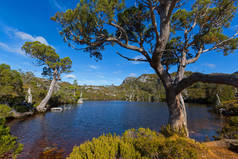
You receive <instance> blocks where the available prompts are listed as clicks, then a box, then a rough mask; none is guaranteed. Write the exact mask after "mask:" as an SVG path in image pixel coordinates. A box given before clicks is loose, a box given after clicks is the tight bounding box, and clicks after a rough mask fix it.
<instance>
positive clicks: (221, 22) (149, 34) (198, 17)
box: [52, 0, 238, 130]
mask: <svg viewBox="0 0 238 159" xmlns="http://www.w3.org/2000/svg"><path fill="white" fill-rule="evenodd" d="M187 3H189V4H187ZM127 6H128V5H127ZM191 6H192V7H191ZM188 7H190V8H189V9H187V8H188ZM236 10H237V0H196V1H192V2H190V1H189V2H188V1H186V0H184V1H183V0H141V1H136V2H135V5H134V6H131V7H126V5H125V4H124V1H123V0H81V1H80V3H78V5H77V7H76V8H75V9H69V10H67V11H66V12H58V13H56V15H55V16H54V17H52V20H54V21H56V22H58V23H59V24H60V25H61V28H62V30H61V32H60V34H61V35H62V36H63V38H64V41H65V42H66V43H67V44H68V45H69V46H71V47H72V48H74V49H77V50H82V49H83V50H84V51H87V52H89V53H90V56H95V57H96V58H99V59H101V58H102V54H101V52H102V51H103V50H104V48H105V46H107V45H114V44H118V45H119V46H121V47H123V48H126V49H128V50H131V51H132V52H133V53H137V54H138V53H139V54H141V55H143V56H144V58H141V59H138V58H136V59H133V58H130V57H128V55H125V53H124V54H122V53H119V52H117V54H119V55H120V56H121V57H123V58H125V59H127V60H130V61H143V62H148V63H149V64H150V66H151V67H152V68H153V69H154V70H155V72H156V73H157V75H158V76H159V78H160V80H161V81H162V83H163V85H164V87H165V90H166V98H167V103H168V108H169V123H170V124H171V126H172V127H173V128H176V129H181V128H183V127H185V128H186V130H187V121H186V120H187V117H186V109H185V104H184V100H183V97H182V95H181V92H182V91H183V90H184V89H185V88H187V87H189V86H191V85H192V84H194V83H196V82H208V83H220V84H228V85H233V86H236V87H238V78H237V77H235V76H232V75H227V74H216V75H214V74H202V73H193V74H192V75H190V76H189V77H184V72H185V68H186V66H187V65H189V64H192V63H194V62H196V61H197V60H198V59H199V57H200V56H201V55H203V54H207V53H209V52H211V53H212V52H214V51H221V52H223V53H224V54H225V55H226V54H229V53H231V52H232V51H234V50H235V49H236V48H237V45H238V39H237V37H236V36H237V34H238V33H237V32H236V33H235V32H233V34H232V35H231V34H228V35H226V34H225V33H226V31H225V30H227V29H228V28H229V27H230V23H231V21H232V19H233V18H234V16H235V13H236ZM170 65H177V67H178V68H177V74H176V76H175V77H172V76H171V74H170V73H169V68H170Z"/></svg>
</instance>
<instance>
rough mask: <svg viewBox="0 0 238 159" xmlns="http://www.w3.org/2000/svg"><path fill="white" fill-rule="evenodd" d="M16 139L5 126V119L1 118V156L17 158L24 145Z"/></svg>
mask: <svg viewBox="0 0 238 159" xmlns="http://www.w3.org/2000/svg"><path fill="white" fill-rule="evenodd" d="M16 139H17V138H16V137H14V136H12V135H11V134H10V129H9V128H8V127H6V126H5V119H0V158H16V156H17V155H18V154H19V153H20V152H21V151H22V149H23V145H22V144H20V143H18V142H17V140H16Z"/></svg>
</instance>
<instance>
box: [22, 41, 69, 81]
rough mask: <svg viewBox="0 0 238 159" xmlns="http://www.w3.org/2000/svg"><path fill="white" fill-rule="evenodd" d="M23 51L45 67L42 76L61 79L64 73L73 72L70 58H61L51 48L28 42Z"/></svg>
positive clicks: (36, 42)
mask: <svg viewBox="0 0 238 159" xmlns="http://www.w3.org/2000/svg"><path fill="white" fill-rule="evenodd" d="M22 49H23V50H24V51H25V52H26V54H28V55H30V56H31V57H32V58H34V59H35V60H36V63H37V64H38V65H40V66H44V67H43V72H42V75H45V76H49V77H52V76H53V75H54V74H55V75H57V78H58V79H60V75H61V74H62V73H69V72H71V66H72V61H71V59H70V58H69V57H65V58H62V59H61V58H60V57H59V55H58V54H57V53H56V52H55V49H54V48H52V47H51V46H47V45H45V44H41V43H40V42H38V41H34V42H26V43H25V44H24V45H23V46H22Z"/></svg>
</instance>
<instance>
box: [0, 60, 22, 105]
mask: <svg viewBox="0 0 238 159" xmlns="http://www.w3.org/2000/svg"><path fill="white" fill-rule="evenodd" d="M0 90H1V91H0V101H1V102H0V103H2V104H7V105H11V106H12V105H15V104H20V103H22V102H23V100H24V92H23V83H22V79H21V75H20V73H19V72H17V71H16V70H12V69H11V67H10V66H9V65H6V64H1V65H0Z"/></svg>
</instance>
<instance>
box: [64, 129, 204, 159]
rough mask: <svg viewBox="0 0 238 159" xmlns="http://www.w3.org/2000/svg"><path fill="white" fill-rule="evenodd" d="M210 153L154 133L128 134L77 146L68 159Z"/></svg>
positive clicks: (165, 158) (173, 158) (185, 157)
mask: <svg viewBox="0 0 238 159" xmlns="http://www.w3.org/2000/svg"><path fill="white" fill-rule="evenodd" d="M205 151H206V150H205V148H204V147H203V146H202V145H201V144H200V143H196V142H195V141H194V140H192V139H189V138H186V137H179V136H178V135H176V134H175V135H173V136H170V137H165V136H164V135H163V134H161V133H158V132H155V131H152V130H150V129H144V128H140V129H138V130H135V129H130V130H127V131H126V132H125V133H124V134H123V135H122V136H121V137H120V136H116V135H111V134H109V135H102V136H100V137H99V138H93V139H92V141H91V142H90V141H87V142H85V143H84V144H81V145H80V146H75V147H74V149H73V152H72V153H71V154H70V156H69V157H68V159H115V158H116V159H150V158H159V159H197V158H199V157H200V155H201V153H204V152H205Z"/></svg>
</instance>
